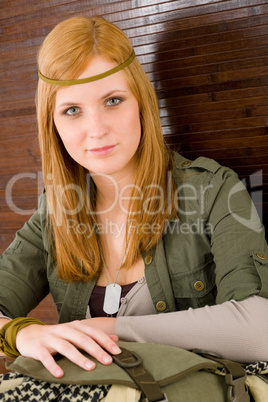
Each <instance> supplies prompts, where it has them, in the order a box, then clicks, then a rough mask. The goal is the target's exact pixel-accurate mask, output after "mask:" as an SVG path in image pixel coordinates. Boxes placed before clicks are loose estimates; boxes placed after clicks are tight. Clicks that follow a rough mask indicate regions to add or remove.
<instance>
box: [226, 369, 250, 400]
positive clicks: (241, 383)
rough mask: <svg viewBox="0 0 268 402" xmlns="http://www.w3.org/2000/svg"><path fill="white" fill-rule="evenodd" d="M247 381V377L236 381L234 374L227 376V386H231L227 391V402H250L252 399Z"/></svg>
mask: <svg viewBox="0 0 268 402" xmlns="http://www.w3.org/2000/svg"><path fill="white" fill-rule="evenodd" d="M245 379H246V375H244V376H243V377H239V378H236V379H235V380H234V379H233V376H232V374H226V376H225V382H226V384H227V385H229V387H228V389H227V402H239V401H243V402H250V397H249V394H248V392H247V387H246V385H245ZM241 398H243V399H241Z"/></svg>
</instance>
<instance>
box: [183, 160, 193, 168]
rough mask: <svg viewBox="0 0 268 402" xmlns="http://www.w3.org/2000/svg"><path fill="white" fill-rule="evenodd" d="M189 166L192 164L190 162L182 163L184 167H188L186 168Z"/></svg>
mask: <svg viewBox="0 0 268 402" xmlns="http://www.w3.org/2000/svg"><path fill="white" fill-rule="evenodd" d="M189 165H191V162H190V161H184V162H182V164H181V166H182V167H186V166H189Z"/></svg>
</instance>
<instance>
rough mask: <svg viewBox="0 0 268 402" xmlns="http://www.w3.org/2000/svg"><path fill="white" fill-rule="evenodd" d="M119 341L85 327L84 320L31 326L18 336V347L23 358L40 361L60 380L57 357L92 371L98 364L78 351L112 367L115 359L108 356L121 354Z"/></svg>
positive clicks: (97, 330) (61, 372)
mask: <svg viewBox="0 0 268 402" xmlns="http://www.w3.org/2000/svg"><path fill="white" fill-rule="evenodd" d="M117 341H118V338H117V336H115V335H107V334H105V333H104V332H103V331H101V330H100V329H98V328H94V327H91V326H90V325H88V324H86V322H85V320H84V321H72V322H68V323H65V324H56V325H38V324H32V325H29V326H27V327H25V328H22V329H21V330H20V331H19V332H18V333H17V338H16V346H17V350H18V351H19V353H20V354H21V355H22V356H25V357H31V358H33V359H36V360H40V361H41V362H42V363H43V365H44V366H45V367H46V368H47V370H48V371H49V372H50V373H51V374H52V375H53V376H54V377H57V378H60V377H62V376H63V375H64V373H63V370H62V369H61V368H60V367H59V365H58V364H57V363H56V362H55V360H54V358H53V355H55V354H56V353H60V354H61V355H63V356H65V357H67V358H68V359H69V360H71V361H72V362H73V363H75V364H77V365H78V366H80V367H82V368H83V369H85V370H92V369H94V368H95V363H94V362H93V361H91V360H89V359H88V358H86V357H85V356H84V355H83V354H82V353H81V352H79V350H78V348H79V349H83V350H84V351H85V352H87V353H88V354H89V355H90V356H93V357H94V358H95V359H96V360H98V361H99V362H100V363H102V364H105V365H108V364H110V363H112V357H111V356H110V355H109V354H108V353H107V352H109V353H111V354H119V353H120V352H121V350H120V349H119V347H118V346H117V345H116V342H117ZM106 351H107V352H106Z"/></svg>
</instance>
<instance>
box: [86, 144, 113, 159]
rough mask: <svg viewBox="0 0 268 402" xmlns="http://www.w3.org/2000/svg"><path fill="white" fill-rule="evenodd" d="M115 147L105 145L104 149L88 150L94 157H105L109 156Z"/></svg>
mask: <svg viewBox="0 0 268 402" xmlns="http://www.w3.org/2000/svg"><path fill="white" fill-rule="evenodd" d="M115 147H116V145H107V146H106V147H100V148H92V149H90V150H89V152H91V153H92V154H93V155H96V156H106V155H109V154H110V153H111V152H112V151H113V150H114V149H115Z"/></svg>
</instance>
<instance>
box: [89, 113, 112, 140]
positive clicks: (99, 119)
mask: <svg viewBox="0 0 268 402" xmlns="http://www.w3.org/2000/svg"><path fill="white" fill-rule="evenodd" d="M86 131H87V135H88V136H89V137H90V138H95V139H100V138H102V137H103V136H105V135H106V134H107V133H108V132H109V130H108V125H107V121H106V119H105V116H104V115H103V113H101V112H100V111H96V110H95V111H94V112H91V113H89V114H88V116H87V119H86Z"/></svg>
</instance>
